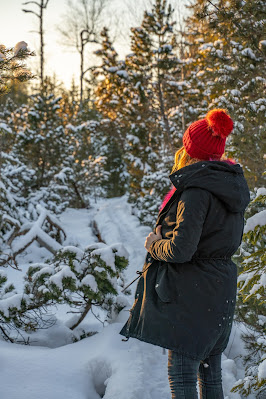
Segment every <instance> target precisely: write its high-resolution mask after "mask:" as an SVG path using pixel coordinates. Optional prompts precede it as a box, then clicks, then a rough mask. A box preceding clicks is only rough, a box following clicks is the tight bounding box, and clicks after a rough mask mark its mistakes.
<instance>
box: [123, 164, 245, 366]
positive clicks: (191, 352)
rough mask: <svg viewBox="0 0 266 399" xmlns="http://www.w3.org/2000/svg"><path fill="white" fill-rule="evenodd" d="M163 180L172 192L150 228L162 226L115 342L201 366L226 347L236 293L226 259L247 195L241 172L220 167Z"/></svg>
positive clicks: (192, 168)
mask: <svg viewBox="0 0 266 399" xmlns="http://www.w3.org/2000/svg"><path fill="white" fill-rule="evenodd" d="M169 178H170V180H171V182H172V183H173V185H174V186H175V187H176V191H175V192H174V194H173V195H172V197H171V198H170V199H169V200H168V202H167V203H166V205H165V206H164V208H163V209H162V210H161V211H160V212H159V214H158V218H157V222H156V225H155V227H154V233H155V231H156V227H157V226H158V225H160V224H161V225H162V229H161V232H162V239H159V240H156V241H154V242H153V243H152V244H151V246H150V249H149V253H147V256H146V260H145V263H144V265H143V269H142V270H143V271H144V270H146V271H144V272H143V274H142V276H141V277H140V279H139V281H138V284H137V288H136V292H135V302H134V304H133V306H132V308H131V309H130V316H129V318H128V320H127V322H126V323H125V325H124V326H123V328H122V329H121V331H120V334H121V335H123V336H125V337H134V338H137V339H139V340H142V341H146V342H149V343H151V344H154V345H158V346H162V347H164V348H167V349H171V350H174V351H176V352H179V353H182V354H184V355H187V356H189V357H191V358H193V359H197V360H204V359H205V358H207V357H208V356H209V354H210V352H211V351H212V353H213V349H214V351H215V352H216V353H221V352H223V351H224V349H225V348H226V346H227V343H228V340H229V336H230V332H231V328H232V319H233V315H234V311H235V301H236V291H237V267H236V264H235V263H234V262H233V261H232V260H231V256H232V255H233V254H234V253H235V252H236V250H237V249H238V247H239V245H240V243H241V239H242V235H243V227H244V211H245V209H246V207H247V205H248V203H249V201H250V196H249V189H248V186H247V183H246V180H245V178H244V175H243V170H242V168H241V166H240V165H239V164H229V163H227V162H224V161H202V162H197V163H195V164H192V165H189V166H186V167H184V168H182V169H180V170H179V171H177V172H175V173H172V174H170V175H169ZM143 245H144V243H143ZM213 354H214V353H213Z"/></svg>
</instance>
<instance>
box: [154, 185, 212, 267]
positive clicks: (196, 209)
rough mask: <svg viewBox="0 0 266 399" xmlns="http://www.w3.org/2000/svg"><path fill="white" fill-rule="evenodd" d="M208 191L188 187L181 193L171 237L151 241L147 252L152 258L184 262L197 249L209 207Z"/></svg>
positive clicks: (189, 258) (188, 259)
mask: <svg viewBox="0 0 266 399" xmlns="http://www.w3.org/2000/svg"><path fill="white" fill-rule="evenodd" d="M209 201H210V193H209V192H208V191H207V190H203V189H201V188H194V187H193V188H188V189H185V190H184V191H183V193H182V194H181V197H180V200H179V202H178V206H177V214H176V226H175V228H174V230H173V237H172V238H171V239H159V240H156V241H153V242H152V244H151V245H150V248H149V252H150V254H151V256H152V257H153V258H154V259H157V260H161V261H165V262H173V263H184V262H188V261H190V260H191V258H192V256H193V255H194V253H195V252H196V250H197V247H198V243H199V240H200V237H201V233H202V228H203V224H204V221H205V219H206V215H207V212H208V209H209Z"/></svg>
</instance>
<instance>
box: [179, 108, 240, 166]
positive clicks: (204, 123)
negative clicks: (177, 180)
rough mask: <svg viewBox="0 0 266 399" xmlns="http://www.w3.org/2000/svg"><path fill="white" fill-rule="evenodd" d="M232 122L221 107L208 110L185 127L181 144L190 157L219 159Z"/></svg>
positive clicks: (232, 124) (231, 127) (232, 125)
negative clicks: (200, 117) (203, 115)
mask: <svg viewBox="0 0 266 399" xmlns="http://www.w3.org/2000/svg"><path fill="white" fill-rule="evenodd" d="M233 127H234V123H233V121H232V119H231V118H230V116H229V115H228V114H227V111H226V110H225V109H223V108H216V109H212V110H210V111H209V112H208V113H207V115H206V117H205V118H203V119H199V120H197V121H195V122H193V123H191V125H189V127H188V128H187V130H186V131H185V133H184V135H183V145H184V147H185V150H186V152H187V153H188V155H190V156H191V157H192V158H198V159H203V160H209V159H210V158H214V159H216V158H217V159H220V158H221V156H222V155H223V153H224V148H225V142H226V138H227V136H228V135H229V134H230V133H231V131H232V130H233Z"/></svg>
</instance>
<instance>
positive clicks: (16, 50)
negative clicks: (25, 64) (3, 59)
mask: <svg viewBox="0 0 266 399" xmlns="http://www.w3.org/2000/svg"><path fill="white" fill-rule="evenodd" d="M20 50H28V44H27V43H26V42H23V41H22V42H18V43H17V44H16V45H15V47H14V55H15V56H16V55H18V53H19V51H20Z"/></svg>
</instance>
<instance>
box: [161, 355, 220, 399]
mask: <svg viewBox="0 0 266 399" xmlns="http://www.w3.org/2000/svg"><path fill="white" fill-rule="evenodd" d="M221 357H222V354H221V353H220V354H218V355H217V354H216V355H209V357H208V358H206V359H204V363H205V364H206V363H207V364H208V365H209V366H208V367H205V366H204V364H203V362H200V361H199V360H193V359H191V358H189V357H187V356H184V355H180V354H178V353H177V352H174V351H172V350H169V351H168V379H169V384H170V388H171V392H172V399H198V394H197V379H198V381H199V389H200V399H224V395H223V388H222V374H221V372H222V371H221Z"/></svg>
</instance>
